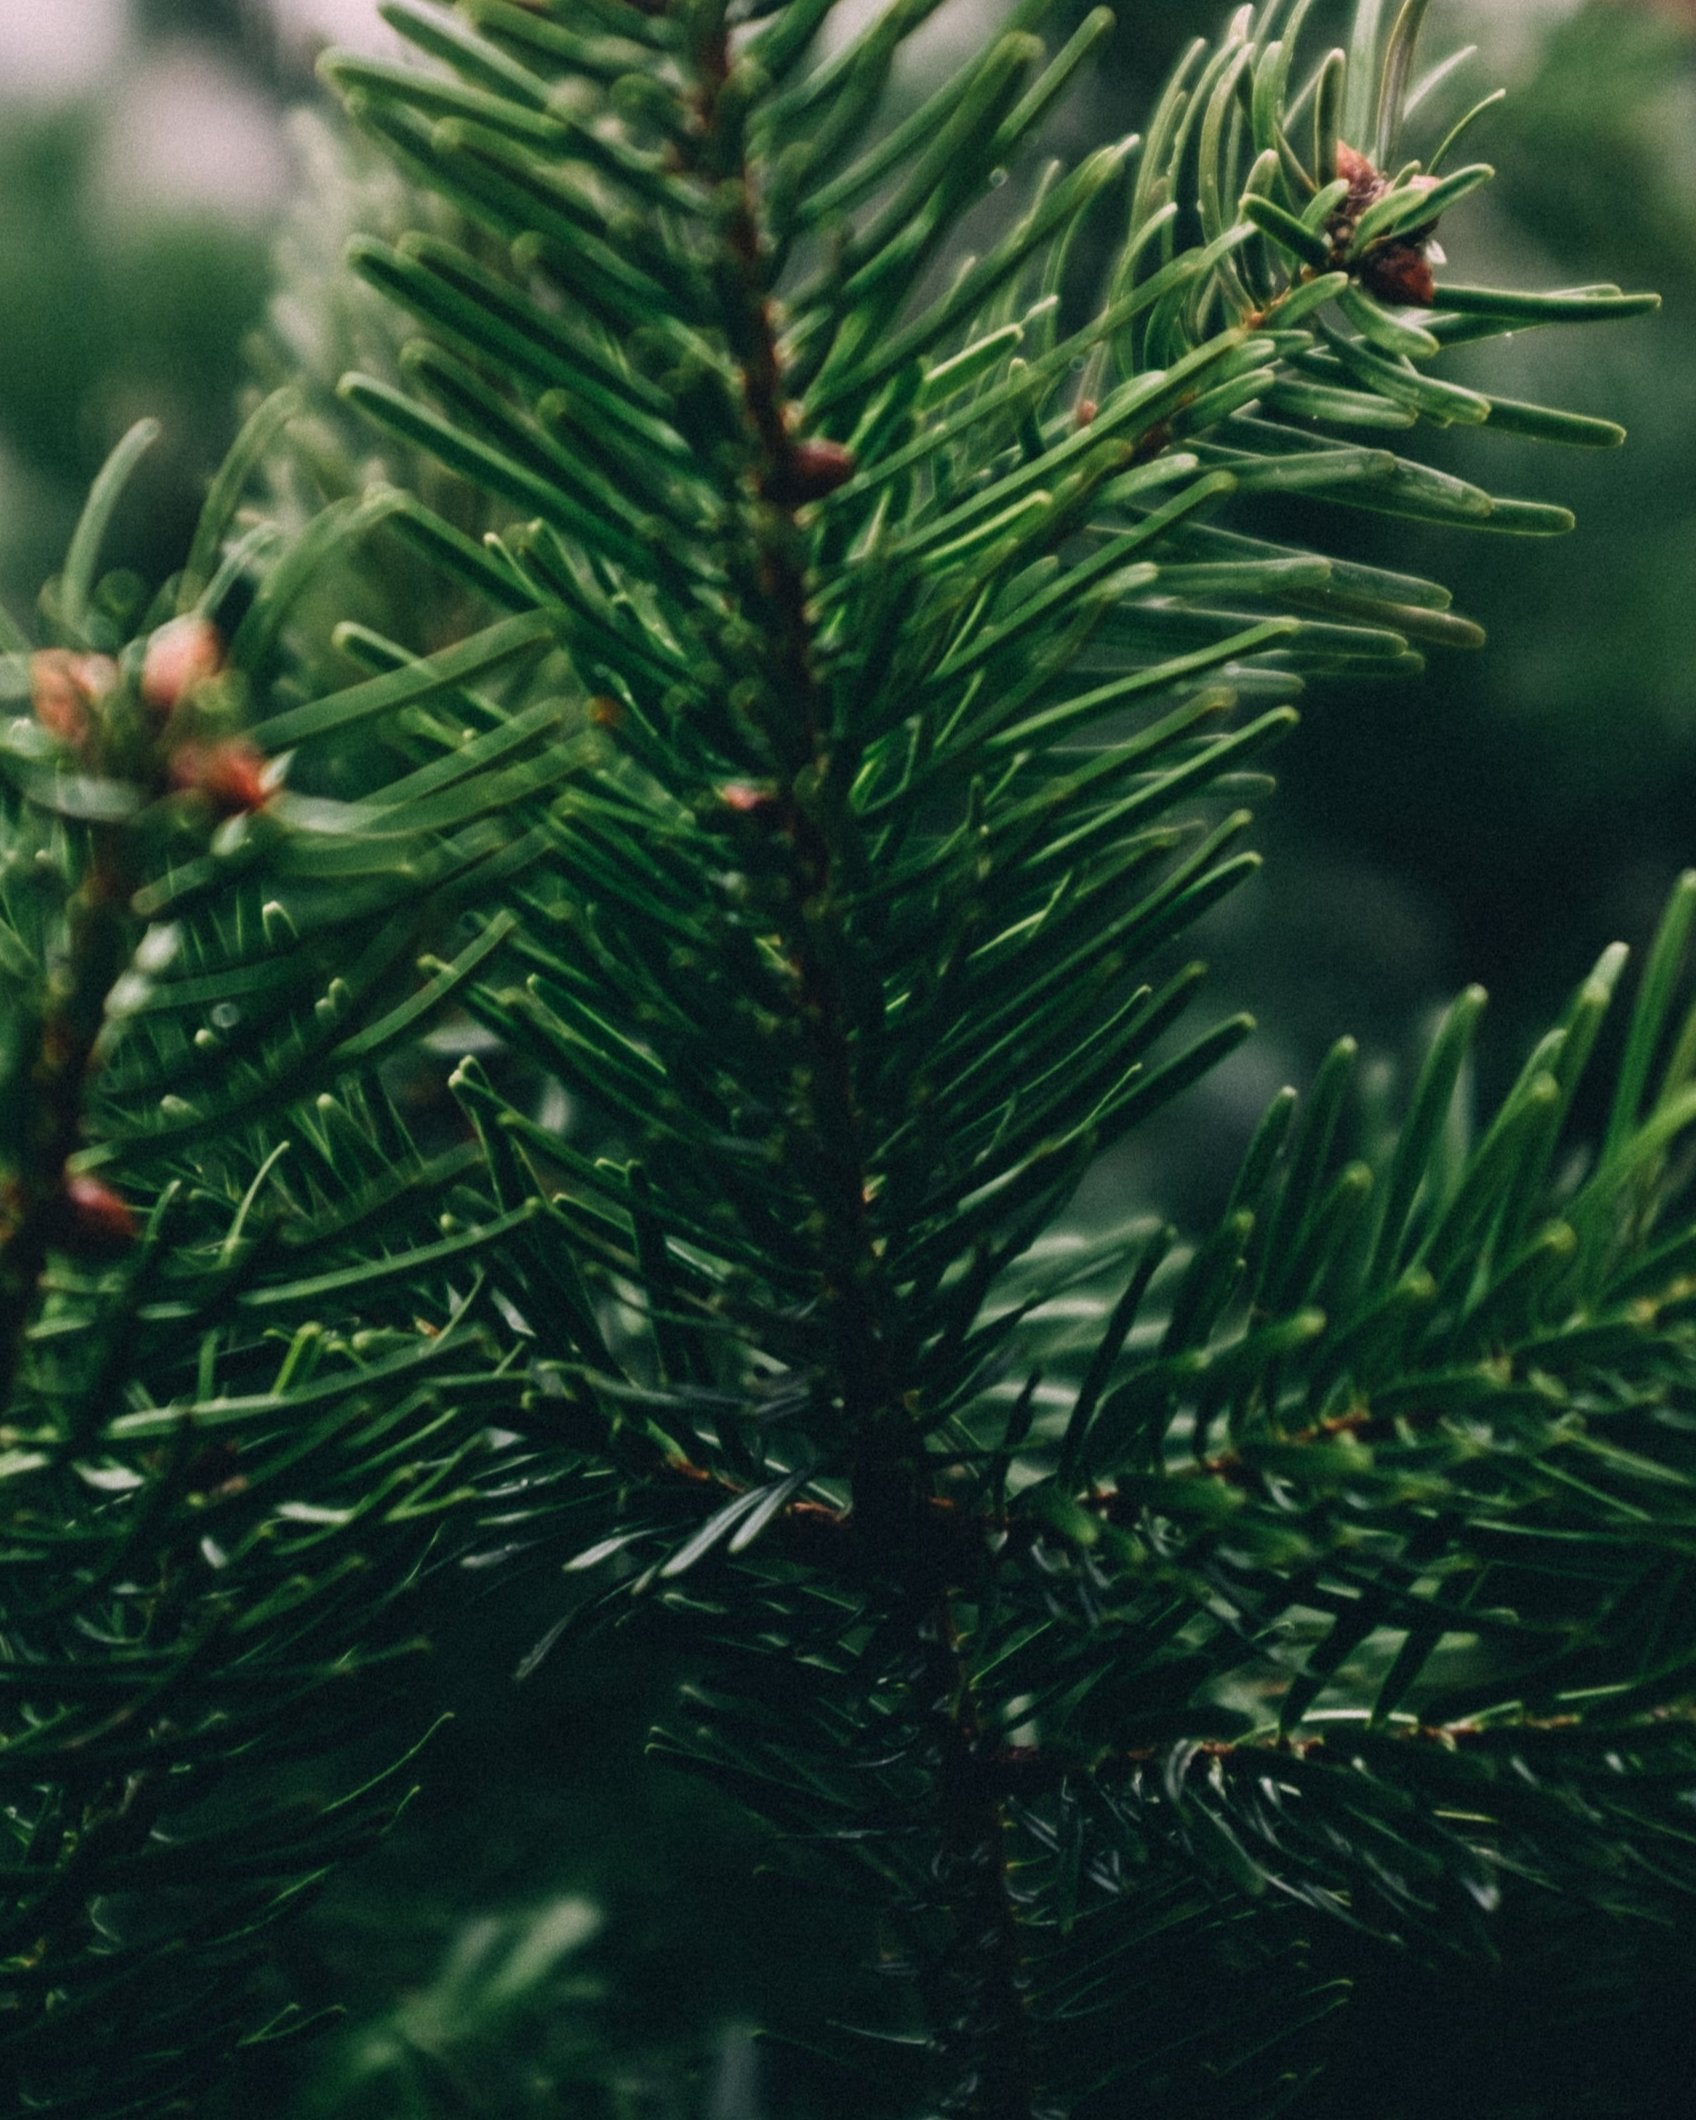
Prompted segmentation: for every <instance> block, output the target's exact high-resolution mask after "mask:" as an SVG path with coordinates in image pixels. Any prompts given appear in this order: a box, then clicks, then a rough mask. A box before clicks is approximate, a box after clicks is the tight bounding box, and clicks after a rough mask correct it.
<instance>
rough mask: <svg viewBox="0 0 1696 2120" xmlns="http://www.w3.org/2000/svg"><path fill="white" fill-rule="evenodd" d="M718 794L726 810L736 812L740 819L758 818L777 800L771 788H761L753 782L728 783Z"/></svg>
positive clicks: (734, 781)
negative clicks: (761, 812)
mask: <svg viewBox="0 0 1696 2120" xmlns="http://www.w3.org/2000/svg"><path fill="white" fill-rule="evenodd" d="M718 792H719V800H720V801H721V802H722V803H723V804H724V806H725V808H726V809H727V810H734V811H735V812H736V814H737V815H738V816H739V817H757V816H758V815H759V813H760V811H762V810H769V809H770V808H771V806H772V804H773V802H774V801H775V800H776V798H775V797H774V796H773V794H772V792H771V790H770V788H762V787H759V786H757V785H756V784H755V782H753V781H751V780H732V781H728V782H726V784H725V785H724V786H723V787H722V788H720V789H719V791H718Z"/></svg>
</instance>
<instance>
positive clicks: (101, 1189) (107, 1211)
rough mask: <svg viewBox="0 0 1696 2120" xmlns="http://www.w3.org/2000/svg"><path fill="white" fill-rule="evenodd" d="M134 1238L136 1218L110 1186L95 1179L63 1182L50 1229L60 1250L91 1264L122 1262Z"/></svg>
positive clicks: (83, 1178) (82, 1178)
mask: <svg viewBox="0 0 1696 2120" xmlns="http://www.w3.org/2000/svg"><path fill="white" fill-rule="evenodd" d="M135 1238H136V1226H135V1216H134V1215H133V1214H132V1213H131V1212H130V1209H129V1207H128V1206H127V1204H126V1203H125V1202H124V1201H122V1200H120V1199H119V1197H118V1195H117V1194H116V1193H115V1192H114V1191H113V1190H112V1188H111V1187H110V1186H109V1185H102V1184H101V1182H100V1180H99V1179H98V1178H88V1177H71V1178H67V1179H66V1181H65V1189H64V1191H63V1192H62V1193H61V1194H60V1196H59V1212H58V1214H57V1216H56V1217H55V1218H54V1229H53V1240H54V1242H55V1243H56V1244H57V1245H58V1246H59V1248H60V1249H61V1250H62V1251H68V1252H69V1253H70V1254H71V1255H72V1257H73V1258H78V1259H86V1260H88V1261H89V1262H90V1263H95V1262H99V1261H104V1260H108V1259H121V1258H122V1257H123V1256H124V1254H125V1252H127V1251H128V1250H129V1248H130V1246H131V1245H132V1244H133V1243H134V1242H135Z"/></svg>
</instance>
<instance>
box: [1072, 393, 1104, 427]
mask: <svg viewBox="0 0 1696 2120" xmlns="http://www.w3.org/2000/svg"><path fill="white" fill-rule="evenodd" d="M1099 410H1100V407H1099V406H1098V405H1097V404H1096V402H1095V400H1094V398H1087V397H1086V398H1079V400H1078V402H1077V403H1076V405H1074V406H1073V408H1072V417H1073V419H1074V420H1075V421H1076V422H1077V424H1078V425H1079V426H1080V427H1087V426H1089V425H1090V424H1091V422H1092V421H1093V420H1094V418H1095V415H1096V413H1097V412H1098V411H1099Z"/></svg>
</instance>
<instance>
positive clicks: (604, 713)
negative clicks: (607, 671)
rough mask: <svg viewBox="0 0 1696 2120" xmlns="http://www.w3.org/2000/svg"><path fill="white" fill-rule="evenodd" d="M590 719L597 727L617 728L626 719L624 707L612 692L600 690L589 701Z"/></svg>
mask: <svg viewBox="0 0 1696 2120" xmlns="http://www.w3.org/2000/svg"><path fill="white" fill-rule="evenodd" d="M589 719H590V720H591V721H592V722H593V723H594V724H595V727H596V728H597V729H616V728H617V727H618V725H619V723H620V722H621V721H622V720H623V719H624V709H623V707H622V706H620V705H619V703H618V701H617V700H616V699H614V698H612V697H611V696H610V694H608V693H605V692H598V693H597V694H596V695H595V697H594V698H593V699H592V700H590V702H589Z"/></svg>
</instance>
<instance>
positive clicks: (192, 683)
mask: <svg viewBox="0 0 1696 2120" xmlns="http://www.w3.org/2000/svg"><path fill="white" fill-rule="evenodd" d="M223 667H224V642H223V638H222V636H221V635H220V633H219V631H218V629H217V627H216V626H215V625H213V623H212V621H211V620H210V619H209V618H196V617H193V616H190V617H188V618H174V619H172V621H171V622H170V624H169V625H168V626H161V627H160V628H159V630H158V632H157V633H155V634H154V636H153V638H152V639H151V640H150V641H149V642H148V643H147V653H146V655H145V657H144V658H143V660H142V665H141V696H142V698H143V699H144V700H145V701H146V702H147V704H148V705H149V706H150V707H151V708H152V709H153V711H154V713H155V714H157V715H158V717H159V719H160V720H161V721H164V720H165V719H166V718H167V717H168V716H170V715H172V714H174V713H175V712H176V710H177V709H178V707H180V706H181V705H182V703H183V701H184V700H185V699H187V697H188V696H189V694H190V693H191V692H193V691H194V690H195V689H196V688H197V687H198V686H200V685H203V684H205V683H206V681H207V679H208V678H212V677H216V676H217V674H218V672H219V671H220V670H221V669H222V668H223Z"/></svg>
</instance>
